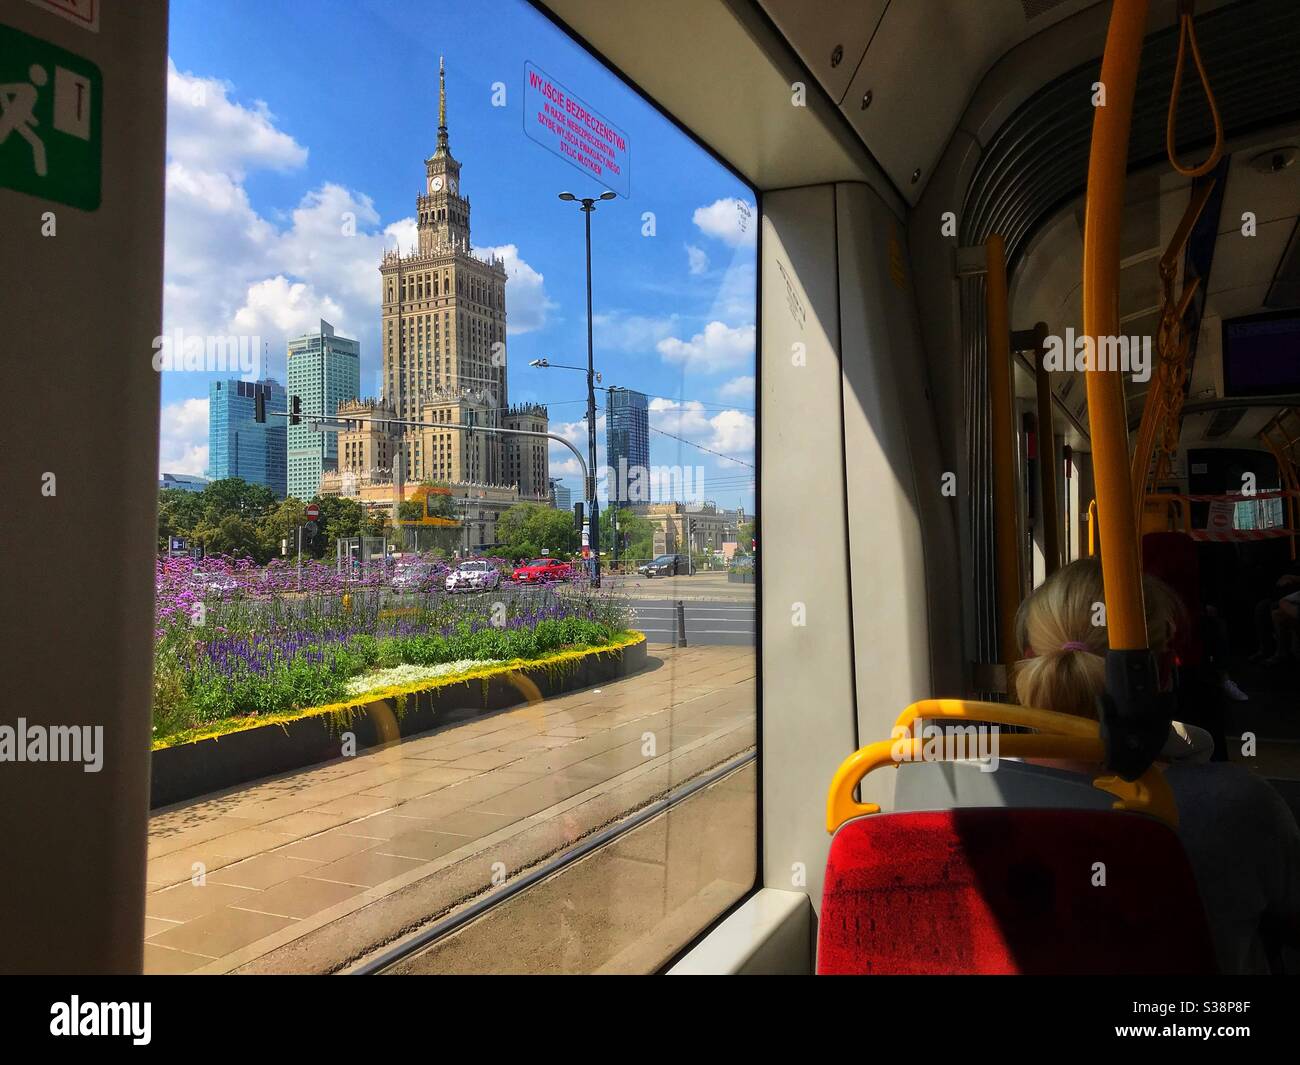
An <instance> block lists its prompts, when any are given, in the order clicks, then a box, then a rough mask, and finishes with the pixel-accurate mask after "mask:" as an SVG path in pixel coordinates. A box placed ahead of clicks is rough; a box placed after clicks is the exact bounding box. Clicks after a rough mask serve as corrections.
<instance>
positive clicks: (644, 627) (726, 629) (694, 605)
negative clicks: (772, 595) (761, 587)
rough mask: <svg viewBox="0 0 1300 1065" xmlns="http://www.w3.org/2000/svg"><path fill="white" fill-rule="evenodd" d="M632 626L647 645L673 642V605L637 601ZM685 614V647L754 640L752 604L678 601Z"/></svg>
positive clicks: (750, 643) (744, 643) (663, 601)
mask: <svg viewBox="0 0 1300 1065" xmlns="http://www.w3.org/2000/svg"><path fill="white" fill-rule="evenodd" d="M632 607H633V620H632V627H633V628H634V629H639V630H640V631H641V632H644V633H645V634H646V639H647V640H648V641H649V642H650V643H674V644H675V643H676V642H677V620H676V616H677V604H676V602H675V601H674V600H672V599H637V600H635V601H634V602H633V604H632ZM682 609H683V610H684V612H685V614H686V645H687V646H688V647H692V646H699V645H701V644H730V645H733V646H734V645H742V646H753V644H754V642H755V639H756V630H755V624H754V603H753V601H752V600H751V601H750V602H748V603H745V602H738V601H736V600H725V599H688V600H683V601H682Z"/></svg>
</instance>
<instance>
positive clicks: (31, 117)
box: [0, 63, 49, 177]
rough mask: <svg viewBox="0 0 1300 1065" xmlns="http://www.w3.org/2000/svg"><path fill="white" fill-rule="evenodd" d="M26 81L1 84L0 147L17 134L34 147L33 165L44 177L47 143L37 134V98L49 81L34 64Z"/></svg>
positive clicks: (28, 71) (40, 67)
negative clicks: (29, 79) (10, 135)
mask: <svg viewBox="0 0 1300 1065" xmlns="http://www.w3.org/2000/svg"><path fill="white" fill-rule="evenodd" d="M27 76H28V77H29V78H31V81H30V82H27V81H13V82H9V83H7V84H4V85H0V144H3V143H4V142H5V141H6V140H7V139H8V138H9V134H10V133H17V134H18V136H20V137H22V138H23V139H24V140H25V141H27V143H28V144H30V145H31V148H32V164H33V165H34V166H35V167H36V176H37V177H45V174H46V167H45V144H44V143H43V142H42V141H41V138H40V137H39V136H37V134H36V127H37V126H38V125H39V123H38V122H37V120H36V97H37V92H38V90H39V89H40V87H41V86H42V85H44V84H45V83H46V82H47V81H48V80H49V75H48V74H47V73H46V72H45V68H44V67H43V66H41V65H40V64H39V63H33V64H32V65H31V66H30V67H29V68H28V70H27Z"/></svg>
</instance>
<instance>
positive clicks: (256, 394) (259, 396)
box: [253, 385, 266, 422]
mask: <svg viewBox="0 0 1300 1065" xmlns="http://www.w3.org/2000/svg"><path fill="white" fill-rule="evenodd" d="M253 421H255V422H265V421H266V392H264V391H263V390H262V386H261V385H254V386H253Z"/></svg>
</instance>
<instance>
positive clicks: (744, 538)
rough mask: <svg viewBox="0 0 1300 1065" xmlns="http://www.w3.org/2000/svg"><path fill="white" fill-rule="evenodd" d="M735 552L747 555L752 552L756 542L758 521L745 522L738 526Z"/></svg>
mask: <svg viewBox="0 0 1300 1065" xmlns="http://www.w3.org/2000/svg"><path fill="white" fill-rule="evenodd" d="M736 540H737V542H736V550H737V551H740V552H743V553H744V554H749V553H750V552H752V551H753V550H754V545H755V544H756V543H757V542H758V519H757V518H755V519H754V520H753V521H747V522H745V523H744V524H742V525H741V526H740V529H739V531H738V532H737V533H736Z"/></svg>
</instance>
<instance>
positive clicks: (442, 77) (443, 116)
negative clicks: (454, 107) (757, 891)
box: [438, 56, 447, 152]
mask: <svg viewBox="0 0 1300 1065" xmlns="http://www.w3.org/2000/svg"><path fill="white" fill-rule="evenodd" d="M446 150H447V71H446V66H445V64H444V61H443V57H442V56H438V151H440V152H446Z"/></svg>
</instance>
